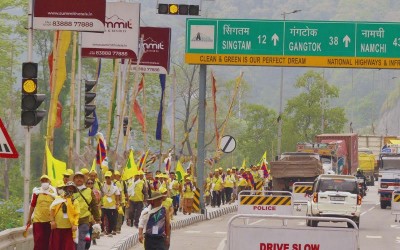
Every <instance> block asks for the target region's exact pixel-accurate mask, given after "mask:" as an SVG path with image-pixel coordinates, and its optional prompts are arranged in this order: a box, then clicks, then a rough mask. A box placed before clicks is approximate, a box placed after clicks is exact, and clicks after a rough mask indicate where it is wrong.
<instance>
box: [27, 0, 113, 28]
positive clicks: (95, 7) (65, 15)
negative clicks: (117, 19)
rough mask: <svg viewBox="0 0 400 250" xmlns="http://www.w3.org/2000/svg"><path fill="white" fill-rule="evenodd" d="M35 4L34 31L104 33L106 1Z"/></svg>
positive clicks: (39, 1)
mask: <svg viewBox="0 0 400 250" xmlns="http://www.w3.org/2000/svg"><path fill="white" fill-rule="evenodd" d="M33 2H34V5H33V29H37V30H74V31H88V32H104V25H105V14H106V0H91V1H82V0H68V1H65V0H51V1H49V0H35V1H33Z"/></svg>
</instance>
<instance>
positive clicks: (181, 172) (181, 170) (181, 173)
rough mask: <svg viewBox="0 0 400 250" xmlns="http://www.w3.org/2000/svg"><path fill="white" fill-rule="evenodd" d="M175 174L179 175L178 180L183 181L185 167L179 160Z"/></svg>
mask: <svg viewBox="0 0 400 250" xmlns="http://www.w3.org/2000/svg"><path fill="white" fill-rule="evenodd" d="M175 174H176V176H177V177H178V178H177V179H178V181H179V182H181V181H183V177H184V176H185V169H184V168H183V167H182V164H181V162H180V161H179V160H178V162H177V163H176V168H175Z"/></svg>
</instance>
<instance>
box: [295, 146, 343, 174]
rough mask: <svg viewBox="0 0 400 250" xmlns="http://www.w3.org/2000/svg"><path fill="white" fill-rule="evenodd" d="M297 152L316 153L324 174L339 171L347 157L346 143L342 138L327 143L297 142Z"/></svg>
mask: <svg viewBox="0 0 400 250" xmlns="http://www.w3.org/2000/svg"><path fill="white" fill-rule="evenodd" d="M296 150H297V152H305V153H317V154H319V156H320V158H321V162H322V167H323V169H324V173H325V174H333V173H336V174H338V173H339V169H341V166H342V165H344V162H345V161H346V158H347V148H346V144H345V143H344V141H342V140H338V141H331V142H328V143H303V142H299V143H297V147H296Z"/></svg>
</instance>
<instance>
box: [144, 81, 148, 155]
mask: <svg viewBox="0 0 400 250" xmlns="http://www.w3.org/2000/svg"><path fill="white" fill-rule="evenodd" d="M145 82H146V81H145V80H144V76H143V121H144V126H143V141H144V148H147V124H146V88H145Z"/></svg>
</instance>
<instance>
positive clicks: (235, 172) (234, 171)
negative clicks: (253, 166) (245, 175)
mask: <svg viewBox="0 0 400 250" xmlns="http://www.w3.org/2000/svg"><path fill="white" fill-rule="evenodd" d="M231 175H232V176H233V177H234V178H235V185H234V187H233V192H232V201H235V200H237V188H238V181H239V178H238V174H237V168H236V167H232V173H231Z"/></svg>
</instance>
